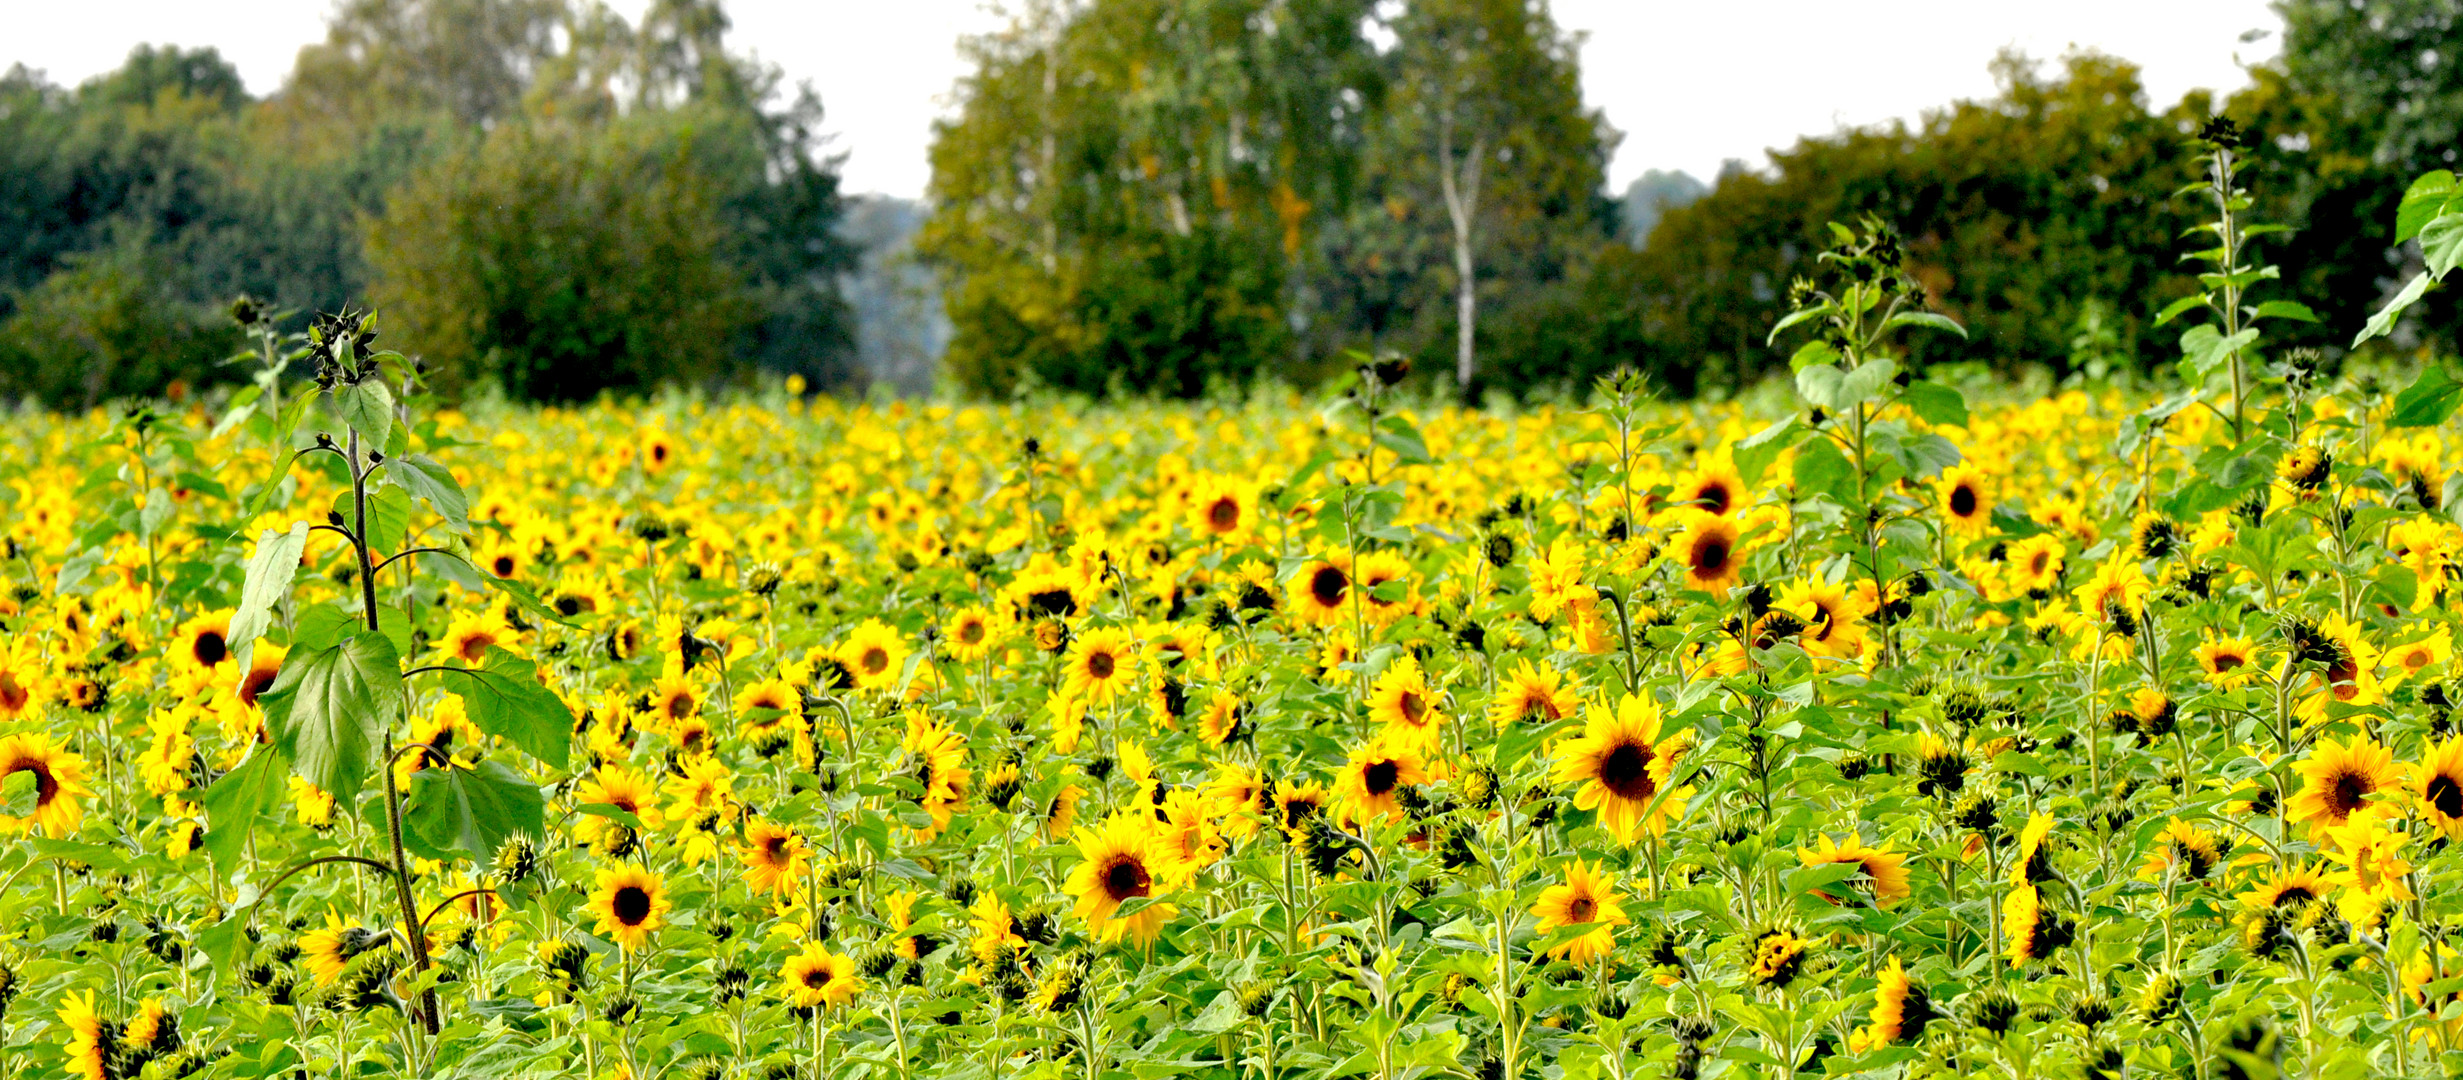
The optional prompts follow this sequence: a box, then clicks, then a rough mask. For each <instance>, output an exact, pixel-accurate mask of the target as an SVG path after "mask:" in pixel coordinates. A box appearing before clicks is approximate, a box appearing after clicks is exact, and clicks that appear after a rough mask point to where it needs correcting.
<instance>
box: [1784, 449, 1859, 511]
mask: <svg viewBox="0 0 2463 1080" xmlns="http://www.w3.org/2000/svg"><path fill="white" fill-rule="evenodd" d="M1793 479H1794V480H1795V481H1796V497H1797V498H1799V499H1803V498H1806V497H1807V496H1811V495H1828V496H1830V497H1831V498H1832V499H1835V500H1837V501H1838V502H1839V503H1840V504H1841V505H1853V503H1854V499H1855V491H1856V467H1855V466H1854V465H1851V464H1849V463H1848V460H1847V455H1845V454H1841V453H1839V446H1838V444H1837V443H1834V442H1832V441H1830V440H1829V439H1828V438H1826V437H1825V438H1819V439H1807V440H1805V442H1804V445H1802V446H1799V447H1797V448H1796V468H1795V475H1794V477H1793Z"/></svg>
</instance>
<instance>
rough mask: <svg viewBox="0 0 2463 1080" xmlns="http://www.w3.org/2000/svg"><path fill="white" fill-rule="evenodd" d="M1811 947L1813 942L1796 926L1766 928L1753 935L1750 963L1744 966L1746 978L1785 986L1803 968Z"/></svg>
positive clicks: (1766, 983) (1784, 987) (1764, 983)
mask: <svg viewBox="0 0 2463 1080" xmlns="http://www.w3.org/2000/svg"><path fill="white" fill-rule="evenodd" d="M1812 951H1813V943H1812V942H1810V941H1807V940H1805V939H1804V938H1802V937H1799V936H1797V934H1796V932H1795V931H1793V930H1789V929H1787V928H1785V927H1772V928H1770V929H1766V930H1763V931H1761V932H1760V933H1757V934H1755V935H1754V936H1753V942H1752V947H1751V950H1750V956H1751V963H1749V964H1748V965H1747V966H1746V968H1745V978H1746V979H1747V980H1749V981H1751V982H1752V983H1753V984H1754V985H1756V986H1768V987H1772V988H1774V989H1780V990H1784V989H1786V988H1787V985H1788V984H1789V983H1792V982H1794V981H1796V976H1798V975H1800V974H1802V973H1803V972H1804V967H1805V963H1804V962H1805V956H1806V954H1808V953H1810V952H1812Z"/></svg>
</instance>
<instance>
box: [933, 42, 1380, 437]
mask: <svg viewBox="0 0 2463 1080" xmlns="http://www.w3.org/2000/svg"><path fill="white" fill-rule="evenodd" d="M1367 14H1368V4H1367V2H1366V0H1100V2H1097V3H1093V4H1089V5H1086V6H1083V7H1061V6H1058V5H1055V4H1048V3H1045V4H1033V5H1029V6H1028V7H1027V8H1026V9H1025V10H1024V11H1023V12H1022V13H1021V15H1020V16H1019V18H1018V20H1017V21H1016V22H1015V23H1014V24H1013V25H1011V26H1010V27H1008V28H1006V29H1005V30H1003V31H1002V32H1000V33H997V34H993V35H989V36H986V37H983V38H980V39H976V40H973V41H970V42H968V43H967V44H966V48H967V50H968V52H969V54H970V55H971V56H972V58H973V59H974V61H975V65H976V69H975V71H974V72H973V73H972V74H970V75H968V76H967V77H966V78H964V79H963V80H961V82H960V85H959V97H960V101H961V111H960V114H959V116H958V118H957V119H956V120H955V121H954V122H950V123H946V124H943V125H941V126H940V127H939V128H937V129H936V131H935V136H934V142H933V150H932V154H933V187H932V195H933V201H934V203H935V206H936V209H935V211H934V214H933V217H932V219H931V220H930V221H929V222H927V223H926V225H925V227H924V230H923V232H922V234H921V236H920V237H919V238H918V243H917V248H918V250H919V251H920V252H921V253H922V254H923V255H924V256H925V257H926V258H927V259H928V260H930V261H931V262H932V263H933V264H934V265H935V266H937V267H938V268H939V269H940V270H941V271H942V273H943V280H944V282H945V284H944V296H945V305H946V307H947V309H948V312H949V316H950V320H951V323H952V325H953V335H952V338H951V342H950V348H949V353H948V356H947V358H946V360H945V363H946V365H947V369H948V370H949V371H950V373H951V374H952V375H954V376H956V377H957V379H958V380H959V381H960V382H961V383H962V384H964V385H968V386H972V387H976V388H978V389H981V390H985V391H988V392H991V393H996V394H1000V393H1008V392H1010V391H1012V390H1014V389H1015V388H1017V387H1018V386H1019V385H1021V384H1022V382H1029V381H1031V382H1041V383H1044V384H1049V385H1057V386H1061V387H1066V388H1070V389H1076V390H1081V391H1086V392H1092V393H1101V392H1104V391H1105V390H1106V389H1107V388H1108V387H1110V386H1112V385H1113V384H1114V383H1115V382H1123V383H1126V384H1127V385H1130V386H1134V387H1139V388H1145V389H1155V390H1161V391H1164V392H1170V393H1194V392H1197V390H1199V389H1202V388H1203V387H1204V386H1205V385H1207V384H1208V383H1210V382H1214V381H1224V380H1228V381H1235V382H1236V381H1241V380H1245V379H1247V378H1250V377H1252V376H1253V375H1255V374H1256V373H1258V372H1260V371H1262V370H1267V369H1268V368H1270V367H1275V366H1284V367H1285V370H1286V371H1287V372H1288V370H1289V368H1288V366H1287V365H1288V364H1289V362H1290V359H1291V355H1292V352H1293V348H1294V341H1295V333H1294V330H1293V327H1294V326H1295V324H1300V323H1305V322H1306V317H1305V314H1302V313H1304V312H1305V311H1306V310H1307V308H1308V305H1309V302H1310V301H1309V295H1310V290H1309V289H1308V288H1307V287H1306V285H1305V282H1306V281H1308V280H1309V278H1310V276H1311V274H1312V271H1313V269H1314V262H1313V260H1315V259H1316V258H1318V256H1317V255H1316V254H1315V253H1314V251H1313V245H1312V243H1311V239H1312V237H1313V236H1315V235H1318V234H1319V232H1320V230H1321V229H1323V228H1324V225H1323V223H1325V222H1327V221H1330V220H1335V219H1337V218H1338V216H1339V214H1340V213H1341V207H1342V205H1343V203H1344V202H1345V201H1346V200H1347V199H1348V198H1349V195H1350V191H1351V184H1352V178H1353V169H1354V166H1355V163H1356V161H1357V158H1358V153H1359V147H1360V146H1361V143H1362V140H1363V138H1364V137H1365V130H1364V127H1363V111H1364V103H1365V102H1367V101H1368V100H1370V99H1371V98H1372V97H1373V95H1374V93H1375V86H1374V82H1375V79H1374V75H1375V68H1374V54H1373V51H1372V50H1371V49H1370V47H1369V45H1368V43H1367V42H1366V40H1365V39H1364V38H1363V36H1362V34H1361V27H1362V25H1363V19H1364V18H1365V17H1366V15H1367ZM1295 316H1297V317H1295ZM1166 369H1169V370H1166Z"/></svg>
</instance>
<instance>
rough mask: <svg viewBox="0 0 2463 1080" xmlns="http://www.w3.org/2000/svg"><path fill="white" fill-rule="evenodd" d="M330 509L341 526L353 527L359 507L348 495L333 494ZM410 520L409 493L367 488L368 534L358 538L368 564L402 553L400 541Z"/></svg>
mask: <svg viewBox="0 0 2463 1080" xmlns="http://www.w3.org/2000/svg"><path fill="white" fill-rule="evenodd" d="M333 509H334V513H336V514H338V515H341V517H342V522H343V524H346V525H354V526H355V525H356V522H357V520H358V514H359V508H358V506H357V505H355V504H354V503H353V502H352V500H351V493H350V492H348V491H341V492H337V493H335V495H334V503H333ZM410 518H411V497H410V493H409V492H406V491H404V490H402V489H401V488H398V487H393V486H390V485H385V486H378V487H374V488H370V489H368V533H367V535H366V536H363V537H361V538H360V539H363V540H365V541H367V543H368V556H369V558H370V560H371V561H377V560H382V559H383V558H384V557H385V556H387V555H390V554H392V553H394V552H396V551H400V550H402V544H403V539H404V538H405V537H407V536H408V535H409V534H410Z"/></svg>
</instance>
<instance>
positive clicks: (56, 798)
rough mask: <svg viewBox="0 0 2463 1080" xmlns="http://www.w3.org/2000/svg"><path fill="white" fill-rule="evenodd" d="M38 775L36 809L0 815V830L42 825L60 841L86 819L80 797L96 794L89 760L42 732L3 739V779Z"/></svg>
mask: <svg viewBox="0 0 2463 1080" xmlns="http://www.w3.org/2000/svg"><path fill="white" fill-rule="evenodd" d="M21 772H22V773H31V774H33V776H34V812H33V813H32V814H30V815H28V816H26V817H9V816H7V815H5V814H0V832H24V831H26V830H27V829H30V828H33V827H34V826H37V825H40V826H42V828H43V833H44V834H45V835H47V836H50V837H51V838H52V839H55V840H58V839H63V838H66V837H68V836H70V835H73V834H74V833H76V831H77V826H78V825H79V824H81V823H83V822H84V821H85V805H84V803H82V802H81V801H80V800H82V799H84V798H86V797H87V796H89V795H92V794H94V792H93V791H91V790H89V789H88V788H87V787H86V786H85V775H86V760H85V758H83V757H80V756H78V755H76V754H72V753H69V752H68V749H67V748H66V747H64V746H62V745H60V744H59V743H57V742H54V741H52V738H51V736H49V735H46V734H41V733H29V734H24V735H11V736H9V737H7V738H5V739H0V779H5V778H7V777H10V776H14V775H16V774H18V773H21Z"/></svg>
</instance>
